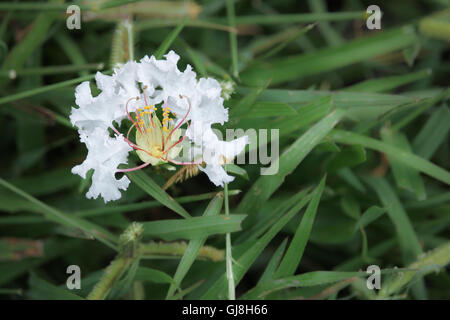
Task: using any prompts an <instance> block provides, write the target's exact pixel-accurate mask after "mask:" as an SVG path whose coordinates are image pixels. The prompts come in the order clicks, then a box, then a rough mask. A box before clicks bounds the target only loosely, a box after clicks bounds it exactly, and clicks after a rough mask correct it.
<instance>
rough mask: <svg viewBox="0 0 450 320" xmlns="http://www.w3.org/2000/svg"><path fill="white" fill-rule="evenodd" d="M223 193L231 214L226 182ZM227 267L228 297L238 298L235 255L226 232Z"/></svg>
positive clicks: (227, 210)
mask: <svg viewBox="0 0 450 320" xmlns="http://www.w3.org/2000/svg"><path fill="white" fill-rule="evenodd" d="M223 193H224V196H225V216H229V215H230V208H229V206H228V184H226V183H225V184H224V186H223ZM225 240H226V268H227V280H228V299H229V300H236V293H235V285H234V275H233V256H232V254H231V234H230V233H227V234H226V239H225Z"/></svg>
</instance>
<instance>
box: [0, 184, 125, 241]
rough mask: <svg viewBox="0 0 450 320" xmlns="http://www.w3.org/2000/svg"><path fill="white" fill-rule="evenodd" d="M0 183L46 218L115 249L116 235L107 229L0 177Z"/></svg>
mask: <svg viewBox="0 0 450 320" xmlns="http://www.w3.org/2000/svg"><path fill="white" fill-rule="evenodd" d="M0 185H2V186H3V187H5V188H6V189H9V190H10V191H12V192H14V193H16V194H17V195H19V196H21V197H23V198H24V199H26V200H27V201H29V202H30V203H32V204H33V205H34V206H36V208H37V210H38V211H39V212H40V213H41V214H43V215H44V216H45V217H46V218H47V219H49V220H51V221H54V222H56V223H58V224H62V225H64V226H67V227H71V228H77V229H81V230H82V231H84V232H86V233H87V234H89V235H91V236H92V237H94V238H95V239H97V240H99V241H100V242H102V243H104V244H106V245H107V246H109V247H111V248H113V249H116V245H115V243H117V240H118V239H117V237H116V236H115V235H113V234H111V233H110V232H109V231H107V230H105V229H103V228H102V227H100V226H97V225H96V224H94V223H92V222H89V221H86V220H84V219H82V218H78V217H73V216H70V215H68V214H66V213H63V212H61V211H59V210H57V209H54V208H52V207H50V206H48V205H46V204H45V203H43V202H41V201H39V200H38V199H36V198H34V197H33V196H31V195H29V194H27V193H26V192H23V191H22V190H20V189H18V188H17V187H15V186H14V185H12V184H10V183H9V182H7V181H5V180H3V179H1V178H0Z"/></svg>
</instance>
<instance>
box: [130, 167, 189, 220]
mask: <svg viewBox="0 0 450 320" xmlns="http://www.w3.org/2000/svg"><path fill="white" fill-rule="evenodd" d="M127 176H128V177H129V178H130V180H131V181H133V182H134V183H136V184H137V185H138V186H139V187H140V188H141V189H142V190H144V191H145V192H147V193H148V194H149V195H151V196H152V197H153V198H155V199H156V200H158V201H159V202H161V203H162V204H163V205H165V206H166V207H167V208H169V209H171V210H173V211H175V212H176V213H178V214H179V215H180V216H182V217H184V218H188V217H190V214H189V213H188V212H187V211H186V210H185V209H184V208H183V207H182V206H180V204H179V203H178V202H176V201H175V199H173V198H172V197H171V196H169V194H168V193H167V192H165V191H164V190H163V189H162V188H161V187H160V186H159V185H158V184H157V183H156V182H155V181H153V179H152V178H150V176H148V175H147V174H145V173H144V172H143V171H142V170H138V171H133V172H128V173H127Z"/></svg>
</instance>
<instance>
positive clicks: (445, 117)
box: [412, 106, 450, 159]
mask: <svg viewBox="0 0 450 320" xmlns="http://www.w3.org/2000/svg"><path fill="white" fill-rule="evenodd" d="M449 131H450V109H449V108H448V107H447V106H442V107H440V108H439V109H438V110H437V111H436V112H434V113H432V114H431V116H430V118H429V119H428V121H427V122H426V123H425V125H424V126H423V127H422V129H421V130H420V131H419V133H418V134H417V135H416V137H415V138H414V140H413V143H412V147H413V149H414V151H415V153H416V154H417V155H418V156H420V157H422V158H424V159H430V158H431V157H432V156H433V154H434V153H435V152H436V150H437V149H438V148H439V146H440V145H441V144H442V143H443V142H444V141H445V139H446V138H447V135H448V132H449Z"/></svg>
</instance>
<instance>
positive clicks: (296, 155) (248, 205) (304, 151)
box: [237, 99, 344, 212]
mask: <svg viewBox="0 0 450 320" xmlns="http://www.w3.org/2000/svg"><path fill="white" fill-rule="evenodd" d="M326 103H328V104H331V100H329V99H328V101H327V102H326ZM343 115H344V111H342V110H336V111H333V112H332V113H330V114H329V115H328V116H326V117H325V118H324V119H322V120H321V121H319V122H318V123H316V124H315V125H314V126H313V127H311V128H310V129H309V130H308V131H306V132H305V133H304V134H303V135H302V136H301V137H299V138H298V139H297V140H296V141H295V142H294V143H293V144H292V145H291V146H290V147H289V148H288V149H287V150H286V151H284V152H283V153H282V154H281V156H280V158H279V159H277V160H276V161H277V162H278V164H279V167H278V168H279V170H278V173H277V174H275V175H265V176H261V177H260V178H258V180H257V181H256V182H255V183H254V184H253V186H252V187H251V189H250V190H249V191H248V192H247V194H246V195H245V197H244V199H243V200H242V201H241V203H240V204H239V207H238V209H237V211H238V212H252V211H253V210H255V208H258V207H260V206H261V205H262V204H264V202H265V201H266V200H267V199H269V198H270V196H271V195H272V194H273V193H274V192H275V191H276V190H277V189H278V188H279V187H280V185H281V184H282V183H283V181H284V179H285V177H286V176H287V175H288V174H290V173H291V172H292V171H293V170H294V169H295V168H296V167H297V166H298V165H299V164H300V163H301V162H302V160H303V159H304V158H305V157H306V156H307V155H308V154H309V152H311V150H312V149H314V147H315V146H316V145H317V144H319V143H320V142H321V141H322V139H323V138H324V137H325V136H326V135H327V134H328V133H329V132H330V130H331V129H332V128H333V127H334V126H335V125H336V124H337V123H338V122H339V120H340V119H341V118H342V116H343Z"/></svg>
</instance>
